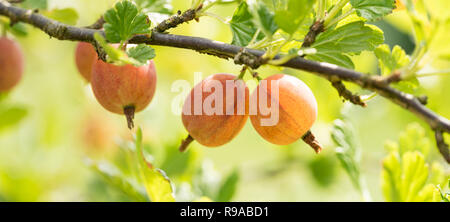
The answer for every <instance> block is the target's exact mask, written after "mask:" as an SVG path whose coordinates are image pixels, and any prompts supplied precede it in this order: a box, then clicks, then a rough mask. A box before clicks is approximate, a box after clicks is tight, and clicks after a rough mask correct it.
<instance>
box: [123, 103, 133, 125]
mask: <svg viewBox="0 0 450 222" xmlns="http://www.w3.org/2000/svg"><path fill="white" fill-rule="evenodd" d="M135 111H136V108H134V106H126V107H125V108H123V114H125V116H126V117H127V124H128V129H133V128H134V121H133V119H134V112H135Z"/></svg>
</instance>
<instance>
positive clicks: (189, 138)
mask: <svg viewBox="0 0 450 222" xmlns="http://www.w3.org/2000/svg"><path fill="white" fill-rule="evenodd" d="M193 141H194V138H192V136H191V135H188V136H187V138H186V139H184V140H183V141H181V145H180V147H179V148H178V149H179V150H180V152H184V151H186V149H187V148H188V146H189V144H191V143H192V142H193Z"/></svg>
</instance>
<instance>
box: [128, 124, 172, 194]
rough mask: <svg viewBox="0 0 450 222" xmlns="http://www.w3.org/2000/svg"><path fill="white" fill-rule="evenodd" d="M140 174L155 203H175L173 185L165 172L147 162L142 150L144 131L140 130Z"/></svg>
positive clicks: (137, 148) (136, 137)
mask: <svg viewBox="0 0 450 222" xmlns="http://www.w3.org/2000/svg"><path fill="white" fill-rule="evenodd" d="M135 145H136V152H137V158H138V165H139V172H140V176H141V179H142V181H143V182H144V186H145V189H146V191H147V195H148V197H149V198H150V200H151V201H153V202H173V201H175V198H174V196H173V190H172V184H171V183H170V180H169V178H167V176H166V175H165V173H164V171H162V170H160V169H155V168H153V166H152V165H151V164H150V163H148V162H147V160H146V159H145V157H144V154H143V150H142V130H141V129H140V128H139V129H138V130H137V132H136V136H135Z"/></svg>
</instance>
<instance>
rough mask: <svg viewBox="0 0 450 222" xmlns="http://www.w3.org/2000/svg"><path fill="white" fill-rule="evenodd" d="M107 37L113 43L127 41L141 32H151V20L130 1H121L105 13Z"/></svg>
mask: <svg viewBox="0 0 450 222" xmlns="http://www.w3.org/2000/svg"><path fill="white" fill-rule="evenodd" d="M104 18H105V22H106V23H105V25H104V26H103V27H104V29H105V34H106V39H108V41H109V42H112V43H118V42H125V41H127V40H128V39H130V38H131V37H133V36H135V35H139V34H150V33H151V31H150V25H151V22H150V20H149V19H148V18H147V16H146V15H145V14H143V13H141V12H139V11H138V9H137V7H136V5H135V4H134V3H132V2H130V1H120V2H117V3H116V4H115V5H114V8H112V9H109V10H108V11H107V12H106V13H105V16H104Z"/></svg>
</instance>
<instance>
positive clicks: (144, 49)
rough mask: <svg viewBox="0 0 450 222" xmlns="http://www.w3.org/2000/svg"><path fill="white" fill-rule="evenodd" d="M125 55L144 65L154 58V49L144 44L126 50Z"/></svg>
mask: <svg viewBox="0 0 450 222" xmlns="http://www.w3.org/2000/svg"><path fill="white" fill-rule="evenodd" d="M127 53H128V56H129V57H131V58H133V59H135V60H136V61H138V62H140V63H141V64H145V63H147V61H148V60H150V59H153V58H155V49H153V48H152V47H150V46H148V45H145V44H139V45H137V46H136V47H133V48H130V49H128V50H127Z"/></svg>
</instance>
